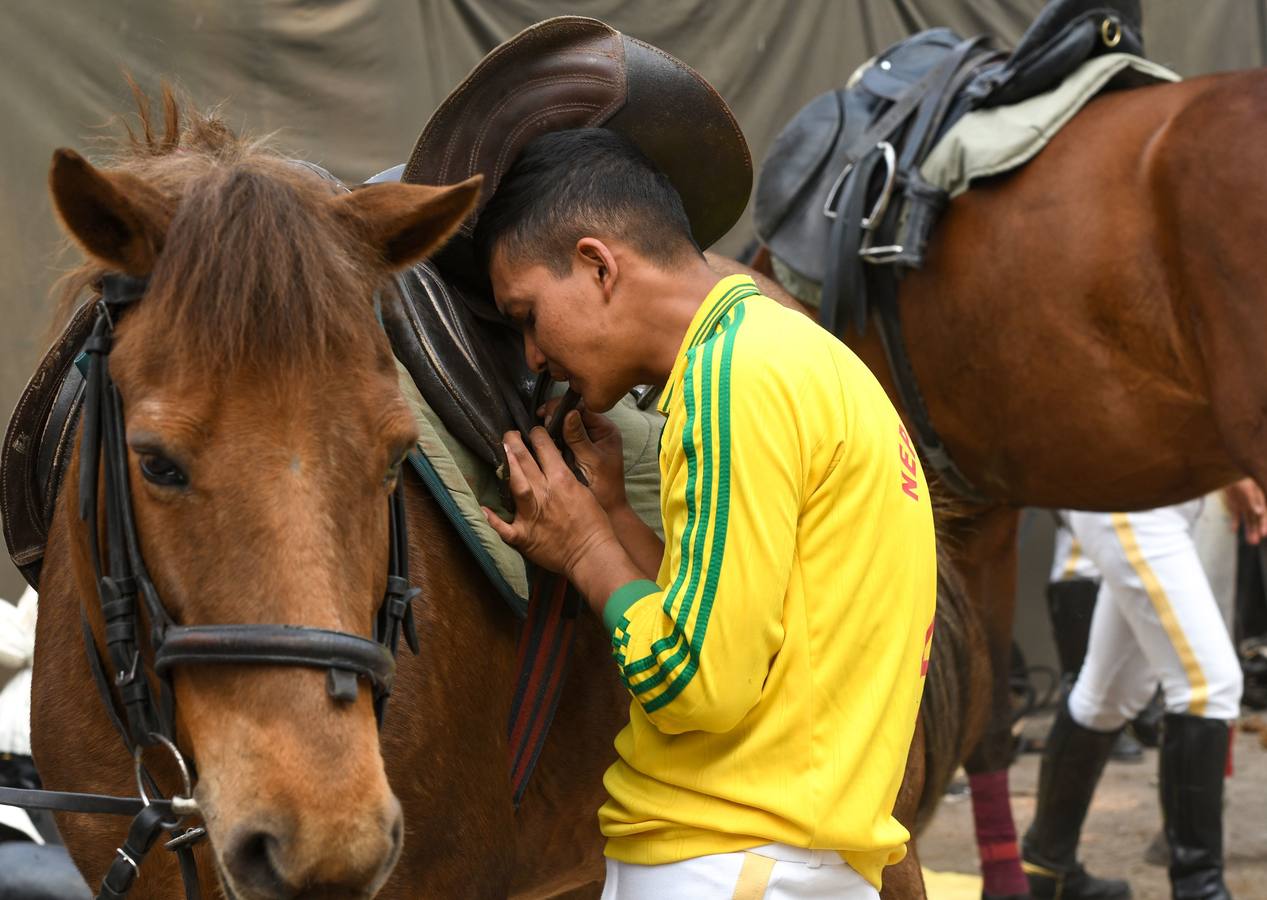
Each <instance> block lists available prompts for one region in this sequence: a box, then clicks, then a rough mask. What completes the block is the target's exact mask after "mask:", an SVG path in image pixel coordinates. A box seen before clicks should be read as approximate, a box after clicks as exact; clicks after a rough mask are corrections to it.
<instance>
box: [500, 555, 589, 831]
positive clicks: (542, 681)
mask: <svg viewBox="0 0 1267 900" xmlns="http://www.w3.org/2000/svg"><path fill="white" fill-rule="evenodd" d="M579 611H580V596H579V595H578V594H577V592H576V588H574V587H573V586H572V585H571V584H569V583H568V581H567V579H566V578H564V577H563V576H562V575H556V574H554V573H550V572H539V573H538V575H537V577H536V579H534V583H533V591H532V597H531V598H530V600H529V602H528V616H527V619H526V620H525V621H524V626H523V631H522V632H521V633H520V635H519V647H518V652H517V657H518V660H517V662H516V668H517V669H518V671H519V676H518V678H517V680H516V683H515V694H514V697H513V699H512V700H511V706H510V715H509V717H508V719H507V733H508V738H509V743H508V745H507V757H508V761H509V763H510V784H511V793H512V797H513V800H514V804H515V809H518V808H519V804H520V801H521V800H523V795H524V792H525V791H526V790H527V789H528V783H529V781H531V779H532V773H533V771H534V769H535V768H536V765H537V760H538V759H539V758H540V756H541V751H542V748H544V747H545V741H546V737H547V735H549V733H550V723H551V722H552V721H553V719H554V714H555V711H556V710H557V709H558V706H559V700H560V699H561V698H562V696H563V684H564V676H565V674H566V672H567V667H568V660H569V658H570V656H571V650H572V637H573V634H574V633H575V631H576V619H577V615H578V613H579Z"/></svg>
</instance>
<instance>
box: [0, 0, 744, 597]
mask: <svg viewBox="0 0 1267 900" xmlns="http://www.w3.org/2000/svg"><path fill="white" fill-rule="evenodd" d="M588 126H604V127H608V128H612V129H614V130H617V131H620V132H622V133H623V134H625V135H627V136H628V137H629V138H631V139H632V140H633V141H634V142H635V143H637V144H638V145H639V146H640V148H641V149H642V150H643V152H645V153H646V154H647V155H648V156H649V157H650V158H651V159H652V160H653V161H654V162H656V163H657V164H658V165H659V166H660V167H661V168H662V169H663V170H664V171H665V173H666V174H667V175H668V177H669V178H670V180H671V181H672V182H673V184H674V185H675V187H677V189H678V191H679V192H680V193H681V194H682V199H683V203H684V205H685V207H686V211H687V215H688V217H689V219H690V221H691V226H692V229H693V231H694V235H695V238H696V241H697V242H698V243H699V245H700V246H701V247H706V246H708V245H709V244H711V243H713V242H714V241H716V240H717V239H718V238H720V237H721V236H722V235H723V234H725V233H726V231H727V230H729V229H730V227H731V226H732V225H733V224H734V223H735V221H736V220H737V219H738V218H739V215H740V214H741V213H742V212H743V208H744V206H745V204H746V203H747V199H748V193H749V191H750V189H751V185H752V166H751V159H750V156H749V154H748V147H747V144H746V143H745V141H744V138H743V135H742V133H741V132H740V130H739V127H738V125H737V124H736V123H735V119H734V116H733V115H732V114H731V112H730V110H729V108H728V107H727V106H726V104H725V102H724V101H723V100H722V99H721V97H720V96H719V95H718V94H717V93H716V91H714V90H713V88H712V87H711V86H710V85H709V84H708V83H707V82H706V81H704V79H702V78H701V77H700V76H699V75H698V74H697V73H696V72H695V71H694V70H693V69H691V68H690V67H688V66H686V65H684V64H683V63H681V62H679V61H678V60H676V59H674V58H673V57H671V56H669V55H668V54H666V53H664V52H663V51H661V50H658V49H656V48H655V47H651V46H650V45H648V44H644V43H643V42H641V41H638V40H636V39H634V38H631V37H628V36H627V35H622V34H621V33H620V32H618V31H616V30H615V29H612V28H610V27H609V26H607V25H605V24H603V23H602V22H599V21H597V20H595V19H586V18H580V17H575V16H565V17H560V18H556V19H549V20H547V21H545V22H541V23H539V24H537V25H534V26H532V27H531V28H528V29H527V30H525V31H523V32H521V33H520V34H519V35H517V36H516V37H514V38H512V39H511V40H509V41H507V42H506V43H504V44H502V45H501V46H500V47H498V48H496V49H495V50H493V51H492V53H490V54H489V55H488V56H487V57H486V58H485V59H484V61H483V62H481V63H480V64H479V66H477V67H476V68H475V70H474V71H472V73H471V74H470V75H469V76H468V77H467V78H466V80H465V81H463V82H462V84H460V85H459V86H458V87H457V88H456V89H455V90H454V91H453V92H452V93H451V94H450V95H449V97H448V98H447V99H446V100H445V101H444V103H442V104H441V106H440V108H439V109H438V110H437V111H436V113H435V115H433V116H432V118H431V120H430V121H429V122H428V123H427V125H426V127H425V128H424V129H423V132H422V135H421V136H420V137H419V139H418V143H417V146H416V147H415V149H414V151H413V154H412V155H411V157H410V160H409V163H408V164H407V165H406V166H405V167H403V174H404V180H405V181H410V182H421V183H428V184H450V183H454V182H457V181H461V180H463V179H465V178H466V177H468V176H469V175H472V174H475V173H477V172H478V173H482V174H483V175H484V195H483V197H482V199H481V204H480V205H481V207H482V205H483V202H485V201H486V200H487V198H488V197H489V196H491V193H492V191H493V190H494V189H495V188H496V185H497V183H498V181H499V180H500V178H501V177H502V175H504V174H505V172H506V170H507V169H508V168H509V167H510V165H511V164H512V163H513V162H514V160H515V157H516V155H517V154H518V152H519V149H520V148H521V147H522V146H523V145H524V144H526V143H527V142H528V141H530V140H532V139H533V138H535V137H537V136H539V135H542V134H545V133H547V132H550V131H558V130H562V129H567V128H579V127H588ZM304 165H308V166H309V167H310V168H312V169H313V171H315V172H317V173H318V174H320V175H322V176H323V177H327V178H330V177H331V176H330V175H329V173H326V172H324V170H322V169H320V168H319V167H317V166H312V165H311V164H307V163H304ZM393 177H399V174H398V172H393V171H392V170H389V171H388V172H387V173H383V174H382V175H380V176H376V177H375V178H374V179H371V180H372V181H379V180H387V179H389V178H393ZM474 220H475V217H474V215H473V216H472V218H471V220H470V221H468V222H467V223H466V224H465V225H464V226H463V231H462V234H461V235H459V237H458V238H456V239H455V240H454V241H452V242H451V243H450V244H449V245H448V247H446V248H445V250H444V251H443V252H441V253H440V254H439V255H438V256H437V257H436V259H435V260H433V261H432V262H430V263H424V264H420V265H417V266H414V267H413V268H411V269H409V270H407V271H405V272H403V273H401V274H400V275H398V276H397V277H396V279H395V285H396V291H395V293H396V295H397V297H396V298H393V297H391V296H390V294H391V292H384V293H383V295H382V299H383V301H384V302H383V303H382V314H383V324H384V327H385V328H386V330H387V333H388V336H389V338H390V339H391V343H392V348H393V350H394V351H395V353H396V356H397V358H398V359H400V361H401V362H402V363H403V364H404V365H405V367H406V369H408V371H409V373H410V375H411V376H412V377H413V379H414V381H415V382H416V383H417V385H418V389H419V391H420V392H421V394H422V396H423V398H424V399H425V400H426V402H427V403H428V405H430V406H431V408H432V409H434V410H435V412H436V414H437V415H438V416H439V417H440V419H441V421H442V423H443V424H444V426H445V427H446V428H447V429H448V430H449V431H451V432H452V433H453V434H454V435H455V436H457V437H458V439H459V440H461V441H462V442H463V443H464V444H465V445H466V446H467V447H469V448H470V449H471V450H472V452H474V453H476V454H477V455H478V456H480V457H481V458H482V459H484V460H485V461H487V462H488V463H489V464H490V465H492V466H494V467H498V466H500V465H501V463H503V462H504V459H503V452H504V451H503V449H502V435H503V434H504V433H505V432H507V431H510V430H514V429H518V430H527V429H529V428H531V427H532V426H533V425H534V424H536V417H535V410H536V408H537V406H538V405H539V402H540V399H541V397H542V396H543V391H544V389H545V388H547V387H548V384H546V383H544V382H543V381H542V379H541V378H539V377H538V376H537V375H535V374H534V373H533V372H531V371H529V370H528V369H527V367H526V365H525V363H524V358H523V352H522V346H521V339H520V336H519V335H518V333H517V332H516V331H514V330H513V329H512V328H511V327H510V326H509V325H508V324H507V323H506V322H504V321H503V320H502V319H500V317H498V316H497V314H496V310H495V309H494V307H493V304H492V303H491V302H490V300H489V297H488V293H487V286H486V278H485V277H484V276H483V274H482V273H481V272H479V271H478V270H477V269H476V268H475V266H474V263H473V261H472V256H471V251H470V234H471V231H472V229H473V227H474ZM397 300H399V302H397ZM93 313H94V309H93V304H92V303H91V302H90V303H86V304H85V305H84V306H83V307H81V308H80V309H79V310H78V312H76V314H75V315H74V317H73V318H72V319H71V321H70V322H69V323H68V324H67V326H66V328H65V329H64V330H63V332H62V334H61V336H60V337H59V338H58V339H57V341H56V342H55V343H54V344H53V346H52V347H51V348H50V349H49V351H48V352H47V353H46V354H45V356H44V359H43V360H42V361H41V362H40V365H39V368H38V369H37V370H36V372H35V375H34V376H33V377H32V378H31V380H30V382H29V383H28V384H27V387H26V389H25V390H24V391H23V393H22V396H21V399H20V400H19V401H18V405H17V408H16V409H15V410H14V413H13V416H12V418H11V419H10V422H9V426H8V430H7V432H6V435H5V440H4V445H3V448H2V450H0V518H2V519H3V526H4V537H5V542H6V544H7V545H8V548H9V554H10V556H11V558H12V559H13V561H14V563H15V564H16V565H17V566H18V568H19V569H20V570H21V572H22V574H23V576H24V577H25V578H26V580H27V581H28V582H29V583H30V584H31V585H33V586H36V587H38V583H39V573H40V563H41V561H42V560H43V556H44V544H45V542H46V540H47V536H48V527H49V524H50V522H51V521H52V515H53V509H54V504H55V502H56V498H57V491H58V487H59V485H60V483H61V478H62V475H63V474H64V472H65V468H66V464H67V462H68V460H69V459H70V456H71V452H72V449H73V446H72V443H71V442H72V440H73V439H74V436H75V434H76V433H77V425H78V413H79V408H80V405H81V402H82V398H83V377H82V375H81V374H80V372H79V369H78V368H77V367H76V366H75V365H74V361H75V357H76V356H77V355H78V353H79V351H80V348H81V347H82V346H83V343H84V339H85V338H86V337H87V334H88V332H89V330H90V329H91V327H92V322H93Z"/></svg>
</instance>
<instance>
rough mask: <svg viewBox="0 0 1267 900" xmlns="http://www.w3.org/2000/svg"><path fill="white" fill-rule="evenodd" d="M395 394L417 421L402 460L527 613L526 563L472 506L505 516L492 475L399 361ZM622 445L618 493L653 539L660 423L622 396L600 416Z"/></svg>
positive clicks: (501, 589) (657, 526)
mask: <svg viewBox="0 0 1267 900" xmlns="http://www.w3.org/2000/svg"><path fill="white" fill-rule="evenodd" d="M396 366H397V369H398V371H399V374H400V390H401V393H402V394H404V397H405V402H406V403H408V404H409V408H410V410H411V411H412V412H413V414H414V419H415V420H416V421H417V423H418V430H419V434H420V437H419V438H418V445H417V447H416V448H415V450H414V452H413V453H411V454H410V456H409V461H410V464H411V465H412V466H413V468H414V470H415V471H416V472H417V473H418V474H419V475H420V476H421V478H422V480H423V482H424V483H425V484H426V485H427V487H428V489H429V490H430V491H431V493H432V495H433V496H434V497H435V498H436V500H437V502H438V503H439V504H440V506H441V508H442V509H443V510H444V513H445V515H446V516H447V517H448V519H449V521H450V523H451V524H452V525H453V527H454V528H455V529H456V530H457V532H458V535H459V537H461V539H462V542H463V543H464V544H465V545H466V547H467V548H468V549H469V550H470V551H471V553H472V554H473V555H474V557H475V560H476V562H477V563H478V564H479V566H480V568H481V569H482V570H483V571H484V574H485V575H487V576H488V579H489V581H490V582H491V583H492V585H493V588H494V589H495V590H496V591H497V593H498V594H499V595H500V596H501V597H502V599H503V600H505V601H506V602H507V603H509V604H510V606H511V608H512V609H514V610H515V612H516V613H518V614H519V615H523V614H524V612H525V611H526V610H527V608H528V565H527V563H526V561H525V560H524V558H523V557H522V556H521V555H520V554H519V553H518V552H516V551H515V550H514V549H513V548H511V547H509V546H507V545H506V544H505V543H503V542H502V539H501V538H500V537H498V536H497V532H495V531H493V529H492V527H491V526H490V525H489V524H488V522H487V521H486V520H485V519H484V513H483V512H482V511H481V510H480V506H481V505H482V506H487V507H488V508H489V509H492V510H494V511H496V512H497V513H499V514H501V515H502V516H506V515H507V511H506V508H505V507H504V505H503V504H502V501H501V495H500V493H499V492H498V480H497V473H496V472H495V471H494V470H493V468H492V467H491V466H489V465H488V464H487V463H485V462H484V461H483V460H482V459H480V458H479V457H478V456H476V455H475V454H474V453H472V452H471V451H469V450H468V449H467V448H466V446H465V445H464V444H462V442H461V441H459V440H458V439H457V438H456V437H454V436H453V434H452V433H450V432H449V431H448V429H446V428H445V427H444V424H443V423H442V422H441V421H440V418H439V416H437V415H436V413H435V411H434V410H433V409H432V408H431V407H430V406H428V405H427V403H426V401H425V400H423V398H422V394H421V393H419V391H418V388H417V387H416V386H415V385H414V382H413V379H412V378H411V377H410V375H409V373H408V372H407V371H406V370H405V367H404V366H403V365H401V364H400V363H399V362H397V364H396ZM606 415H607V417H608V418H609V419H611V420H612V421H613V422H615V424H616V425H617V427H618V428H620V432H621V437H622V439H623V445H624V455H625V489H626V492H627V493H628V496H629V503H630V505H631V506H632V507H633V508H634V511H635V512H636V513H637V514H638V515H639V517H640V518H641V519H642V520H643V521H644V522H646V523H647V524H648V525H649V526H651V527H652V528H653V529H654V530H655V531H656V533H657V534H659V535H660V536H661V537H663V536H664V532H663V528H662V526H661V523H660V459H659V446H660V430H661V428H663V427H664V418H663V417H662V416H661V415H660V414H659V413H657V412H654V411H652V412H648V411H645V410H641V409H639V408H638V406H637V404H636V403H635V402H634V400H633V398H632V397H628V396H627V397H625V399H623V400H621V402H620V403H618V404H616V406H615V407H614V408H613V409H612V410H611V411H610V412H608V413H607V414H606Z"/></svg>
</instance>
